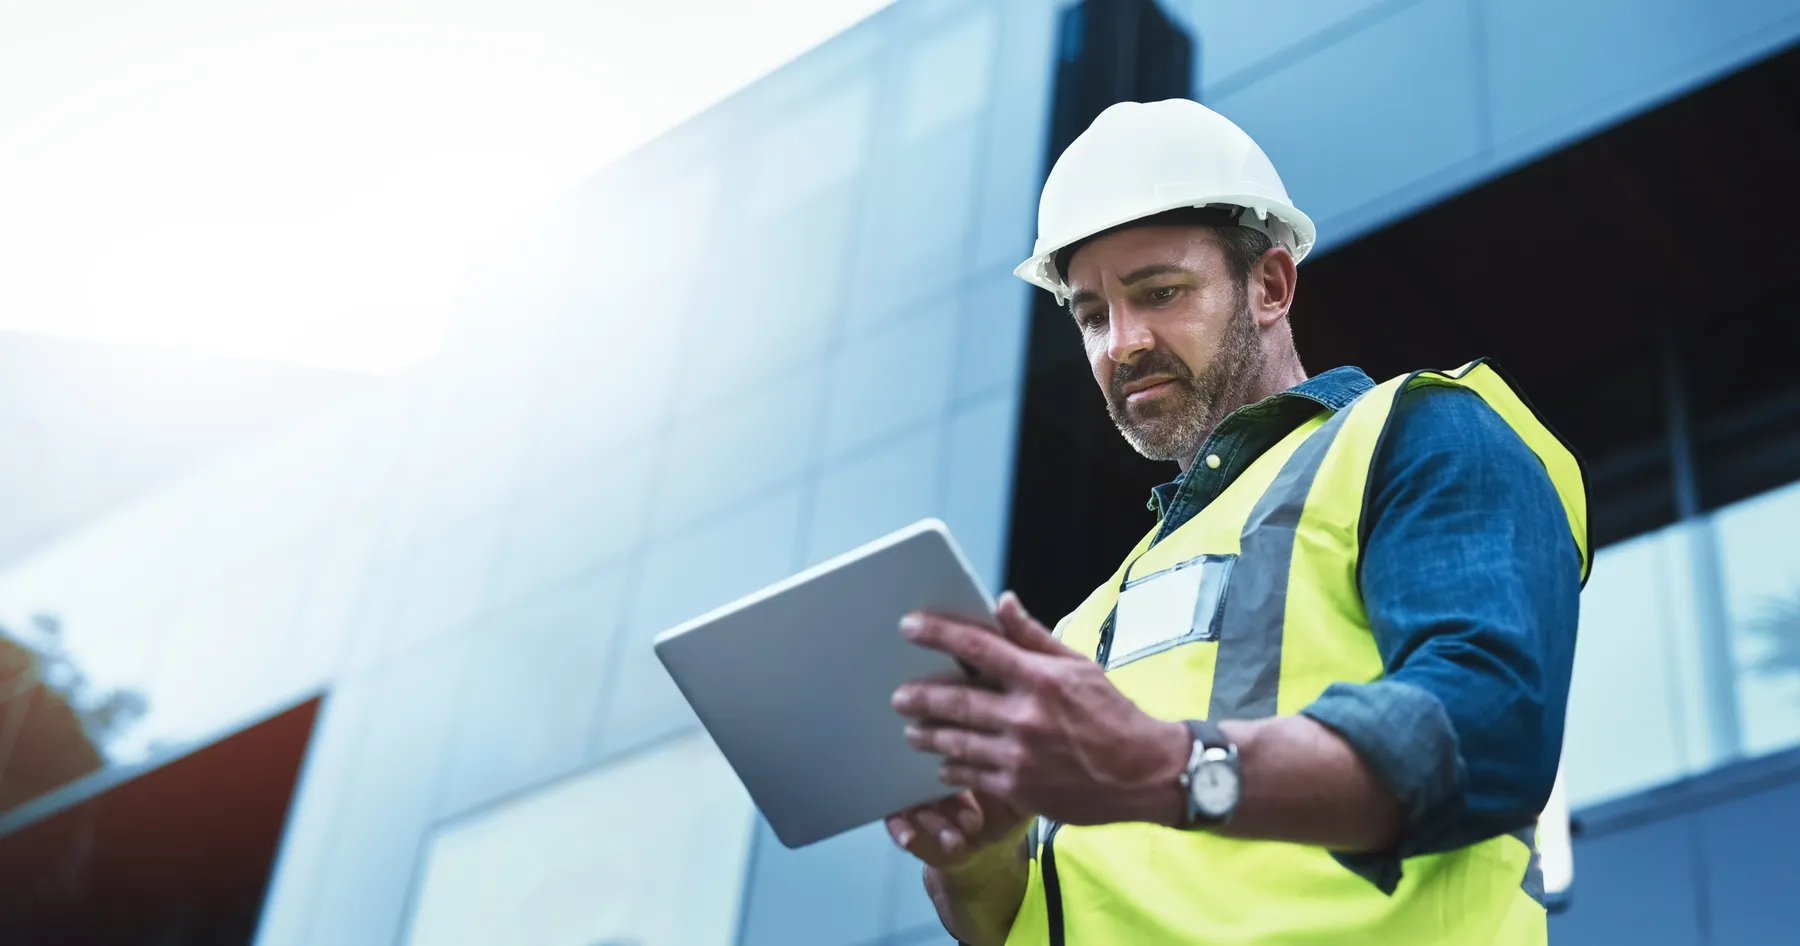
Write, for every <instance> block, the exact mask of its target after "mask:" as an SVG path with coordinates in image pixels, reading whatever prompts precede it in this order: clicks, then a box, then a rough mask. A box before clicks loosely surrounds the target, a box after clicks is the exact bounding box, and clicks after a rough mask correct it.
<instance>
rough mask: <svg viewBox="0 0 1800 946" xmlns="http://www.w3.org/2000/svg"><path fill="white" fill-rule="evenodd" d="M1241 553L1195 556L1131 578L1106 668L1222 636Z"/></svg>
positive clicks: (1118, 609) (1117, 612)
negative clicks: (1226, 604) (1233, 574)
mask: <svg viewBox="0 0 1800 946" xmlns="http://www.w3.org/2000/svg"><path fill="white" fill-rule="evenodd" d="M1236 562H1237V556H1236V555H1217V554H1213V555H1196V556H1194V557H1193V558H1190V559H1188V560H1186V561H1184V562H1180V563H1178V564H1175V565H1172V566H1170V567H1168V568H1165V569H1162V570H1160V571H1156V572H1152V573H1150V574H1148V575H1143V576H1141V577H1137V578H1131V579H1128V580H1127V581H1126V582H1125V584H1124V587H1123V588H1121V589H1120V591H1119V601H1118V605H1117V606H1116V607H1115V609H1114V611H1113V615H1112V621H1111V622H1110V623H1111V625H1112V626H1111V628H1110V629H1109V631H1110V638H1111V639H1110V641H1109V642H1108V646H1107V648H1106V654H1107V657H1106V669H1107V670H1109V671H1110V670H1116V669H1118V668H1120V667H1123V666H1125V665H1126V664H1129V663H1131V662H1133V661H1137V660H1142V659H1144V658H1145V657H1153V656H1155V655H1157V654H1160V653H1162V652H1163V651H1166V650H1170V649H1172V648H1175V647H1180V646H1181V645H1183V644H1192V643H1196V642H1201V641H1216V640H1218V639H1219V623H1220V620H1221V617H1222V615H1223V613H1224V608H1223V607H1222V605H1223V604H1224V602H1225V591H1226V588H1227V587H1228V586H1229V584H1230V582H1231V571H1232V566H1233V565H1234V564H1236Z"/></svg>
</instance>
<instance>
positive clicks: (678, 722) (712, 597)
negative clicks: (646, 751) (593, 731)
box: [596, 487, 800, 756]
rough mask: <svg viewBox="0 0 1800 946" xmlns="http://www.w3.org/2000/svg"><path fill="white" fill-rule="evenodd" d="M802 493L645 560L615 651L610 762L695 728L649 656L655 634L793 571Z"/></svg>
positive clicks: (709, 527) (602, 745)
mask: <svg viewBox="0 0 1800 946" xmlns="http://www.w3.org/2000/svg"><path fill="white" fill-rule="evenodd" d="M799 522H800V491H799V488H798V487H794V488H789V489H784V490H781V491H779V492H777V493H774V494H770V495H765V496H763V497H760V498H758V499H754V500H751V501H749V502H746V503H744V504H742V505H741V506H740V507H739V508H737V509H735V510H731V511H729V512H727V513H725V514H722V515H721V516H719V517H718V519H716V520H715V521H713V522H711V523H708V524H706V525H703V526H700V527H697V528H694V529H692V530H689V531H684V532H682V533H681V534H677V535H673V536H669V537H666V538H663V539H660V540H658V541H657V542H656V543H654V544H652V545H651V547H650V548H649V550H648V551H647V552H646V553H645V555H644V559H643V565H642V577H641V578H640V579H638V586H637V590H636V597H635V600H634V601H633V602H632V603H630V604H629V605H628V608H629V611H628V614H627V618H626V623H625V627H626V629H627V630H626V633H625V634H624V635H623V637H622V639H621V640H620V641H619V647H618V648H617V649H616V653H617V654H618V656H617V657H616V658H615V660H616V664H615V666H614V667H613V668H612V669H611V670H610V671H609V679H611V680H612V681H613V683H612V689H611V692H610V693H609V694H608V698H607V708H606V710H605V711H604V715H603V716H602V718H601V728H600V738H599V744H598V746H597V747H596V751H597V752H598V753H599V754H600V755H602V756H606V755H611V754H613V753H616V752H621V751H624V750H626V749H629V748H632V747H633V746H638V745H643V744H644V743H645V742H647V741H650V740H653V739H656V738H658V737H661V736H664V735H668V734H669V733H672V732H675V731H677V730H679V729H681V728H683V727H685V726H688V725H691V724H693V723H694V717H693V711H692V710H690V709H689V708H688V705H687V702H686V701H685V700H683V699H682V698H681V692H680V691H679V690H677V689H676V688H675V684H674V683H673V682H671V681H670V680H669V675H668V673H667V672H666V671H664V670H663V667H662V664H661V663H659V662H658V661H657V659H656V655H655V653H654V652H653V651H652V650H651V649H650V642H651V640H652V639H653V638H654V637H655V636H656V634H657V633H658V632H660V631H662V630H664V629H666V628H669V627H673V626H674V625H676V624H679V623H681V622H682V621H685V620H687V619H688V618H691V617H695V616H697V615H700V614H704V613H705V612H707V611H709V610H711V609H713V608H715V607H718V606H719V605H721V604H725V603H727V602H729V601H732V600H733V599H735V598H739V597H741V596H743V595H746V594H749V593H750V592H752V591H755V590H757V589H758V588H761V587H763V586H764V585H767V584H770V583H771V582H774V581H777V580H779V579H781V578H784V577H786V576H787V575H789V574H790V573H792V572H793V571H794V568H793V565H794V549H795V542H796V533H797V532H798V530H799Z"/></svg>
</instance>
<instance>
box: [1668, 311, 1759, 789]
mask: <svg viewBox="0 0 1800 946" xmlns="http://www.w3.org/2000/svg"><path fill="white" fill-rule="evenodd" d="M1685 352H1686V349H1685V346H1684V345H1683V344H1682V339H1681V329H1680V326H1679V325H1677V324H1676V322H1675V320H1673V319H1669V320H1667V321H1666V322H1665V323H1664V325H1663V392H1664V398H1663V403H1664V411H1665V414H1666V416H1667V418H1668V437H1669V468H1670V470H1671V471H1672V473H1673V479H1674V486H1675V513H1676V516H1677V517H1678V518H1679V521H1680V526H1679V528H1680V530H1681V531H1682V532H1683V533H1684V538H1685V541H1686V551H1687V564H1688V570H1689V574H1690V575H1691V576H1692V579H1693V583H1694V585H1693V587H1694V627H1695V632H1696V634H1697V635H1698V637H1699V641H1698V644H1699V650H1700V679H1701V685H1702V686H1703V687H1704V688H1705V692H1704V693H1703V696H1704V697H1705V700H1706V737H1707V739H1706V741H1707V749H1708V757H1707V758H1705V759H1696V760H1690V761H1691V762H1698V763H1700V764H1703V765H1706V766H1708V767H1710V766H1714V765H1719V764H1722V763H1725V762H1730V761H1731V760H1733V759H1736V758H1737V757H1738V756H1740V755H1742V754H1743V725H1742V723H1741V722H1740V720H1739V719H1738V700H1737V661H1736V659H1735V658H1734V657H1733V656H1732V652H1731V619H1730V616H1729V614H1728V613H1727V612H1726V609H1725V576H1724V571H1723V567H1722V565H1721V563H1720V562H1719V543H1718V537H1717V536H1715V535H1714V534H1713V522H1712V519H1710V518H1708V517H1707V516H1706V515H1704V511H1703V508H1702V506H1701V502H1700V478H1699V474H1698V473H1697V471H1696V464H1695V457H1694V424H1693V417H1692V407H1691V405H1692V398H1691V397H1690V396H1689V391H1688V370H1687V356H1686V354H1685Z"/></svg>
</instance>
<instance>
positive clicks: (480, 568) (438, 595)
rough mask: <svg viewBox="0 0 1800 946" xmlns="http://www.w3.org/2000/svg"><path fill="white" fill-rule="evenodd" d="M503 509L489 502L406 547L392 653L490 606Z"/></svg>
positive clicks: (470, 618)
mask: <svg viewBox="0 0 1800 946" xmlns="http://www.w3.org/2000/svg"><path fill="white" fill-rule="evenodd" d="M502 514H503V510H502V509H500V508H489V509H488V510H486V511H485V512H484V513H482V514H478V515H476V516H475V517H473V518H471V519H469V520H468V521H466V522H461V523H457V524H455V525H453V526H451V527H450V528H447V529H442V530H441V531H439V532H437V533H436V534H426V535H424V536H422V537H420V538H419V539H418V540H417V541H416V542H413V543H411V544H410V545H409V546H408V547H407V548H406V550H405V551H404V552H402V553H401V554H402V561H401V566H400V569H399V571H398V573H397V576H396V579H395V580H396V581H398V582H399V591H400V600H399V606H398V607H396V608H395V609H394V617H393V621H392V624H391V625H390V627H389V629H388V632H387V643H386V648H385V653H386V657H387V658H388V659H392V658H393V657H395V656H397V655H399V654H402V653H405V652H406V651H408V650H410V649H412V648H413V647H416V646H418V645H419V644H420V643H421V642H422V641H425V640H427V639H429V638H430V637H432V636H433V635H437V634H443V633H447V632H449V631H454V630H460V629H461V628H463V627H466V626H467V625H468V624H469V622H470V621H473V620H474V619H475V617H476V615H477V614H479V613H481V611H482V610H483V608H484V607H485V606H487V604H488V602H489V599H488V589H489V587H490V581H491V579H492V578H493V574H494V565H495V560H496V559H497V558H498V556H499V552H500V540H501V534H502V530H503V529H504V528H505V527H506V525H507V521H506V520H505V519H504V518H503V517H502Z"/></svg>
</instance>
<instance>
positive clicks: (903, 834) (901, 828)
mask: <svg viewBox="0 0 1800 946" xmlns="http://www.w3.org/2000/svg"><path fill="white" fill-rule="evenodd" d="M887 830H888V837H890V838H893V839H894V844H896V845H898V846H899V848H900V849H901V850H903V851H904V850H910V849H911V847H912V842H913V839H914V838H916V837H918V834H919V832H918V831H917V830H916V829H914V828H913V826H912V825H911V824H910V823H908V822H907V820H906V816H905V815H888V819H887Z"/></svg>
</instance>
